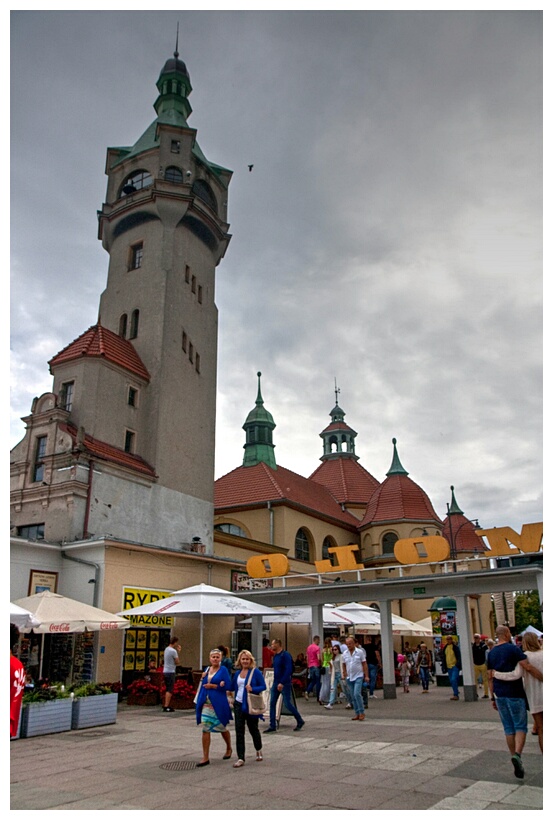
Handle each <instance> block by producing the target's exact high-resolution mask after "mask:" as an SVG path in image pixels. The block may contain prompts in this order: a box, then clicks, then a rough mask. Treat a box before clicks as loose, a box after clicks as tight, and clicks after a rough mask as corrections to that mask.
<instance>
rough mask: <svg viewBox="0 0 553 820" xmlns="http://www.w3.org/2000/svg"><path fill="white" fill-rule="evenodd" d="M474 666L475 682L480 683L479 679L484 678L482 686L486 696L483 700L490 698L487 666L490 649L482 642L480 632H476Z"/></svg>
mask: <svg viewBox="0 0 553 820" xmlns="http://www.w3.org/2000/svg"><path fill="white" fill-rule="evenodd" d="M471 649H472V665H473V667H474V682H475V683H476V684H477V683H478V678H479V677H480V676H482V684H483V686H484V694H483V696H482V697H483V698H488V697H489V695H488V691H489V687H488V668H487V666H486V654H487V651H488V647H487V646H486V644H485V643H484V641H483V640H482V637H481V635H479V634H478V632H475V634H474V636H473V639H472V644H471Z"/></svg>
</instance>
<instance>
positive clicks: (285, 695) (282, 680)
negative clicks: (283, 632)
mask: <svg viewBox="0 0 553 820" xmlns="http://www.w3.org/2000/svg"><path fill="white" fill-rule="evenodd" d="M271 649H272V650H273V652H274V655H273V673H274V678H273V685H272V686H271V700H270V704H269V727H268V729H265V730H264V734H269V733H270V732H276V730H277V724H276V705H277V700H278V698H279V695H282V701H283V703H284V706H285V707H286V709H288V711H289V712H290V714H291V715H292V717H294V718H295V719H296V726H295V727H294V732H299V731H300V730H301V729H302V728H303V726H304V725H305V720H304V719H303V718H302V716H301V715H300V713H299V712H298V710H297V709H296V707H295V706H294V704H293V702H292V672H293V671H294V661H293V660H292V656H291V654H290V653H289V652H286V651H285V649H284V648H283V646H282V641H281V640H279V639H278V638H275V639H274V640H273V642H272V644H271Z"/></svg>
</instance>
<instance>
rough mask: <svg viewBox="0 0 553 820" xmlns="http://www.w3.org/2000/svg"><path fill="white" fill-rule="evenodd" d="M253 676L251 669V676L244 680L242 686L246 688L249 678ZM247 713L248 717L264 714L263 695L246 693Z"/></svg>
mask: <svg viewBox="0 0 553 820" xmlns="http://www.w3.org/2000/svg"><path fill="white" fill-rule="evenodd" d="M252 675H253V669H252V672H251V675H250V676H249V678H248V679H247V680H246V683H245V684H244V686H247V685H248V683H249V681H250V679H251V677H252ZM247 694H248V712H249V714H250V715H254V716H255V715H262V714H264V712H265V698H264V697H263V695H261V694H260V695H255V694H254V693H253V692H248V693H247Z"/></svg>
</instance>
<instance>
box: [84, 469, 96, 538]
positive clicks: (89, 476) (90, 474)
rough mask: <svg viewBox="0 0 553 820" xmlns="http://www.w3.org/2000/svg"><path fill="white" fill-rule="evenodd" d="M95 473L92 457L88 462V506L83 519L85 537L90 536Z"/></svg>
mask: <svg viewBox="0 0 553 820" xmlns="http://www.w3.org/2000/svg"><path fill="white" fill-rule="evenodd" d="M93 473H94V462H93V461H92V459H90V460H89V462H88V487H87V490H86V507H85V511H84V521H83V538H88V521H89V518H90V501H91V498H92V475H93Z"/></svg>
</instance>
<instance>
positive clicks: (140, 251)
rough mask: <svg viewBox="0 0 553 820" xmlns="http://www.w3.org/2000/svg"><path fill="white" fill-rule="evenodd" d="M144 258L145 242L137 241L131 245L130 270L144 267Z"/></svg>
mask: <svg viewBox="0 0 553 820" xmlns="http://www.w3.org/2000/svg"><path fill="white" fill-rule="evenodd" d="M143 258H144V243H143V242H137V243H136V245H131V248H130V259H129V270H136V269H137V268H141V267H142V260H143Z"/></svg>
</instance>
